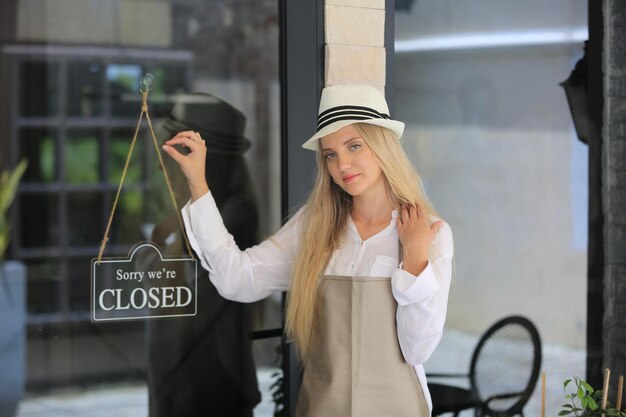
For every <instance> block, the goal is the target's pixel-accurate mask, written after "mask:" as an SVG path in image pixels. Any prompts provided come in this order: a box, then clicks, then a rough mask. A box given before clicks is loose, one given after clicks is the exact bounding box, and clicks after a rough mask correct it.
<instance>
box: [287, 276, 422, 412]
mask: <svg viewBox="0 0 626 417" xmlns="http://www.w3.org/2000/svg"><path fill="white" fill-rule="evenodd" d="M320 289H321V292H320V295H319V299H318V305H317V312H316V320H317V335H316V337H315V339H314V341H313V343H312V345H311V348H310V350H309V360H308V362H307V365H306V368H305V370H304V375H303V379H302V386H301V388H300V396H299V398H298V404H297V408H296V416H297V417H351V416H354V417H368V416H372V417H403V416H407V417H408V416H411V417H428V416H429V415H430V412H429V410H428V404H427V402H426V399H425V398H424V394H423V393H422V388H421V386H420V383H419V381H418V380H417V375H416V374H415V370H414V368H413V366H412V365H410V364H408V363H407V362H406V361H405V360H404V357H403V356H402V352H401V351H400V345H399V344H398V335H397V330H396V308H397V303H396V300H395V299H394V297H393V294H392V292H391V278H371V277H348V276H334V275H329V276H323V277H322V278H321V283H320Z"/></svg>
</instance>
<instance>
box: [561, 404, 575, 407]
mask: <svg viewBox="0 0 626 417" xmlns="http://www.w3.org/2000/svg"><path fill="white" fill-rule="evenodd" d="M561 407H565V408H572V407H573V405H571V404H563V405H562V406H561Z"/></svg>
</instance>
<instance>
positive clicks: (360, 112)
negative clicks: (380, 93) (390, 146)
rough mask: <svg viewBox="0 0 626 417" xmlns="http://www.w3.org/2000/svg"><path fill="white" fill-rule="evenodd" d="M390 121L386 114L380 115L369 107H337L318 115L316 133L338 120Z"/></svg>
mask: <svg viewBox="0 0 626 417" xmlns="http://www.w3.org/2000/svg"><path fill="white" fill-rule="evenodd" d="M368 119H390V117H389V115H388V114H385V113H380V112H378V111H376V110H374V109H372V108H370V107H363V106H337V107H332V108H330V109H327V110H325V111H323V112H322V113H320V115H319V116H318V118H317V131H318V132H319V131H320V130H321V129H323V128H324V127H326V126H328V125H329V124H331V123H334V122H337V121H340V120H368Z"/></svg>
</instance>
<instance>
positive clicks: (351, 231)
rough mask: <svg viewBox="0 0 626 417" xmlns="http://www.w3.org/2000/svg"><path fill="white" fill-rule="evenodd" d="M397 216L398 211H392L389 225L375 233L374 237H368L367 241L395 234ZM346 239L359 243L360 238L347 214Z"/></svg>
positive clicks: (350, 217)
mask: <svg viewBox="0 0 626 417" xmlns="http://www.w3.org/2000/svg"><path fill="white" fill-rule="evenodd" d="M399 215H400V213H399V212H398V210H392V211H391V220H390V221H389V224H388V225H387V227H385V228H384V229H383V230H381V231H380V232H378V233H376V234H375V235H374V236H372V237H370V238H369V239H367V240H372V239H378V238H383V237H387V236H389V235H391V234H394V233H396V219H397V218H398V216H399ZM348 238H349V240H352V241H357V242H360V241H361V236H360V235H359V232H358V231H357V230H356V225H355V224H354V221H353V220H352V216H351V215H350V214H348Z"/></svg>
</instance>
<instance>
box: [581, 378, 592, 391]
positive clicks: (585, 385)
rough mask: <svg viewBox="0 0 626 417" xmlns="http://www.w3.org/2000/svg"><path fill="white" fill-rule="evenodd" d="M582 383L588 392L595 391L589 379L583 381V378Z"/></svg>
mask: <svg viewBox="0 0 626 417" xmlns="http://www.w3.org/2000/svg"><path fill="white" fill-rule="evenodd" d="M580 384H581V385H582V386H583V387H584V388H585V389H586V390H587V392H588V393H589V394H592V393H593V388H592V386H591V385H589V384H588V383H587V381H583V380H581V381H580Z"/></svg>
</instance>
